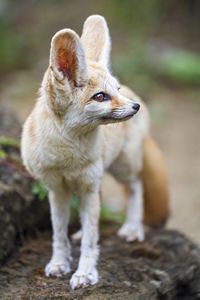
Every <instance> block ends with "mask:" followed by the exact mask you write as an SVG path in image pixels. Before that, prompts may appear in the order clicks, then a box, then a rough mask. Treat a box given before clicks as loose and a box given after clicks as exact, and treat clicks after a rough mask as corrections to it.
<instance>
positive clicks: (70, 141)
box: [21, 15, 169, 289]
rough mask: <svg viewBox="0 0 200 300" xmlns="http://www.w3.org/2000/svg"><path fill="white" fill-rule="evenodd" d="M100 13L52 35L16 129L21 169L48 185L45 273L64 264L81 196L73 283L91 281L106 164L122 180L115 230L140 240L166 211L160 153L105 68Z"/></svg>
mask: <svg viewBox="0 0 200 300" xmlns="http://www.w3.org/2000/svg"><path fill="white" fill-rule="evenodd" d="M110 49H111V40H110V36H109V30H108V26H107V23H106V21H105V19H104V18H103V17H102V16H99V15H93V16H90V17H89V18H87V20H86V21H85V23H84V26H83V32H82V35H81V37H79V36H78V35H77V33H75V32H74V31H73V30H71V29H63V30H60V31H58V32H57V33H56V34H55V35H54V36H53V38H52V41H51V47H50V59H49V66H48V68H47V71H46V72H45V75H44V78H43V81H42V84H41V88H40V95H39V97H38V99H37V102H36V104H35V107H34V109H33V111H32V112H31V114H30V115H29V117H28V118H27V120H26V122H25V124H24V127H23V133H22V140H21V153H22V158H23V162H24V165H25V167H26V168H27V170H28V171H29V172H30V173H31V174H32V175H33V176H34V177H35V178H37V179H39V180H41V182H42V183H43V184H44V185H45V186H46V187H47V189H48V195H49V202H50V209H51V220H52V227H53V247H52V248H53V251H52V252H53V253H52V258H51V260H50V262H49V263H48V264H47V266H46V268H45V274H46V276H58V277H59V276H63V275H65V274H66V273H68V272H70V270H71V269H70V264H71V245H70V241H69V238H68V223H69V215H70V200H71V195H72V193H74V194H76V195H77V196H78V197H79V199H80V206H81V209H80V211H81V213H80V214H81V233H80V234H77V236H78V237H80V238H81V254H80V259H79V263H78V268H77V270H76V272H75V273H74V274H73V275H72V278H71V280H70V285H71V288H72V289H76V288H80V287H86V286H88V285H93V284H96V283H97V282H98V280H99V279H98V271H97V261H98V256H99V246H98V240H99V229H98V223H99V212H100V187H101V181H102V177H103V174H104V172H105V171H107V172H109V173H111V174H112V175H113V176H114V177H115V178H116V179H117V180H118V181H119V182H121V183H122V184H124V186H125V187H126V191H127V198H128V204H127V216H126V220H125V223H124V224H123V225H122V227H121V228H120V229H119V231H118V235H119V237H120V238H122V239H125V240H126V241H127V242H132V241H134V240H138V241H143V240H144V238H145V233H144V224H147V225H150V226H159V225H161V224H163V223H164V222H165V220H166V219H167V217H168V213H169V204H168V183H167V177H166V171H165V164H164V161H163V156H162V153H161V151H160V150H159V148H158V146H157V144H156V143H155V141H154V140H153V139H152V138H151V136H150V133H149V115H148V110H147V108H146V106H145V105H144V103H143V102H142V101H141V100H140V98H139V97H138V96H137V95H136V94H135V93H134V92H133V91H131V90H130V89H128V88H127V87H125V86H123V85H121V84H120V83H119V81H118V80H117V79H116V78H115V77H114V76H113V75H112V73H111V71H110V68H109V64H110Z"/></svg>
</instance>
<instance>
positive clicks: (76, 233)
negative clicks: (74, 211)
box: [71, 229, 82, 242]
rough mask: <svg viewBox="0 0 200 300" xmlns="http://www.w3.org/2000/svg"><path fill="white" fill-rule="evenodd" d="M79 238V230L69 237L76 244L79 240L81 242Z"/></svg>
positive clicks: (80, 233) (80, 231) (80, 234)
mask: <svg viewBox="0 0 200 300" xmlns="http://www.w3.org/2000/svg"><path fill="white" fill-rule="evenodd" d="M81 237H82V230H81V229H80V230H78V231H76V232H75V233H73V234H72V235H71V239H72V241H73V242H78V241H80V240H81Z"/></svg>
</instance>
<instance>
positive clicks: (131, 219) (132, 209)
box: [118, 178, 144, 242]
mask: <svg viewBox="0 0 200 300" xmlns="http://www.w3.org/2000/svg"><path fill="white" fill-rule="evenodd" d="M128 188H129V198H128V206H127V214H126V220H125V223H124V224H123V225H122V227H121V228H120V229H119V230H118V236H120V237H121V238H124V239H125V240H126V241H127V242H132V241H134V240H138V241H140V242H141V241H143V240H144V225H143V209H144V203H143V185H142V182H141V180H140V179H139V178H137V179H136V180H135V181H134V182H132V183H131V184H129V185H128Z"/></svg>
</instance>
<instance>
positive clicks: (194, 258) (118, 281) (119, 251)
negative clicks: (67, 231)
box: [0, 225, 200, 300]
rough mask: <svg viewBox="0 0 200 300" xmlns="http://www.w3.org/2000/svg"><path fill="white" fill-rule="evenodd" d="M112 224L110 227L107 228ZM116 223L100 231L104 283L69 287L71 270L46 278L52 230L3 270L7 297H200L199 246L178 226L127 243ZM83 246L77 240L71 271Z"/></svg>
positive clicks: (8, 299) (21, 299) (3, 292)
mask: <svg viewBox="0 0 200 300" xmlns="http://www.w3.org/2000/svg"><path fill="white" fill-rule="evenodd" d="M108 228H109V230H108ZM115 232H116V228H113V227H112V226H108V225H107V227H106V234H105V233H103V232H101V256H100V262H99V271H100V282H99V283H98V284H97V285H95V286H92V287H88V288H85V289H79V290H75V291H73V290H71V289H70V288H69V279H70V276H71V274H72V273H70V274H69V275H67V276H64V277H63V278H47V277H45V276H44V271H43V268H44V266H45V264H46V262H47V261H48V259H49V257H50V252H51V241H50V236H49V234H47V233H43V234H41V233H40V234H39V235H38V236H37V238H34V239H30V240H28V241H26V243H25V244H24V245H23V246H22V247H21V248H20V249H19V251H18V252H17V253H15V255H13V257H12V258H11V259H10V260H9V261H8V262H7V264H6V265H5V266H3V267H2V269H1V274H0V286H1V293H0V299H2V300H31V299H32V300H49V299H54V300H55V299H58V300H64V299H66V300H67V299H69V300H70V299H73V300H75V299H77V300H78V299H85V300H86V299H87V300H93V299H95V300H107V299H115V300H121V299H126V300H129V299H130V300H133V299H134V300H159V299H169V300H172V299H173V300H193V299H199V296H200V289H199V279H200V259H199V248H197V247H196V246H195V245H194V244H192V243H191V242H189V241H188V240H187V239H186V238H185V237H184V236H182V235H180V234H179V233H177V232H174V231H161V232H153V231H152V232H150V233H149V234H148V235H147V239H146V241H145V242H143V243H122V242H121V241H120V239H119V238H116V234H115ZM78 254H79V247H77V246H75V245H73V257H74V258H75V259H74V260H73V264H72V271H74V270H75V268H76V265H77V258H78Z"/></svg>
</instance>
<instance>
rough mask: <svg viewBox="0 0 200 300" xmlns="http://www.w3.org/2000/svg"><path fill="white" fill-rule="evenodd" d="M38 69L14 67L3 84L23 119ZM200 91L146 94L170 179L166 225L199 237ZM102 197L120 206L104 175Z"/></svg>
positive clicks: (1, 95) (162, 89) (3, 95)
mask: <svg viewBox="0 0 200 300" xmlns="http://www.w3.org/2000/svg"><path fill="white" fill-rule="evenodd" d="M41 74H42V71H41V70H38V69H37V70H36V71H34V70H33V71H32V72H31V74H30V71H29V72H21V73H20V72H18V73H17V74H16V75H14V76H12V78H9V83H10V84H9V87H8V85H7V84H6V83H5V85H4V87H5V88H4V89H2V90H1V92H0V99H2V101H3V102H6V103H10V104H11V106H13V107H14V109H15V110H16V111H17V113H19V114H20V117H21V119H22V120H24V118H25V117H26V116H27V114H28V113H29V111H30V110H31V108H32V107H33V105H34V101H35V98H36V95H37V89H38V86H39V82H40V77H41ZM199 95H200V91H199V89H197V88H187V87H184V88H183V87H175V86H171V85H168V86H167V85H166V84H165V85H162V84H161V85H160V86H159V87H156V88H153V89H152V90H150V91H149V95H148V96H147V97H146V98H147V99H148V100H150V101H149V103H148V106H149V108H150V111H151V114H152V134H153V136H154V137H155V138H156V140H157V141H158V143H159V144H160V146H161V148H162V150H163V152H164V155H165V158H166V164H167V169H168V174H169V181H170V194H171V217H170V219H169V222H168V227H169V228H174V229H179V230H181V231H183V232H184V233H186V234H187V235H188V236H189V237H191V238H193V239H194V240H195V241H197V242H200V230H199V228H200V134H199V130H200V117H199V116H200V101H199ZM103 186H104V188H103V198H104V200H105V201H106V203H107V204H108V205H109V206H110V207H111V209H112V210H114V211H119V210H120V209H123V208H124V204H125V202H124V199H123V197H124V196H123V194H122V189H121V188H120V187H119V186H118V185H116V183H115V182H114V181H113V180H112V179H111V178H110V177H105V179H104V185H103Z"/></svg>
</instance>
